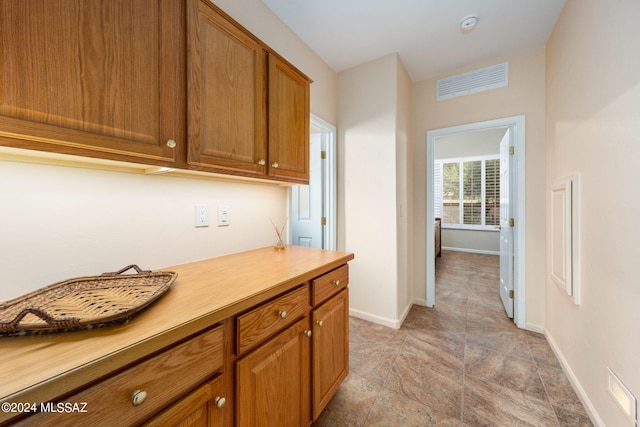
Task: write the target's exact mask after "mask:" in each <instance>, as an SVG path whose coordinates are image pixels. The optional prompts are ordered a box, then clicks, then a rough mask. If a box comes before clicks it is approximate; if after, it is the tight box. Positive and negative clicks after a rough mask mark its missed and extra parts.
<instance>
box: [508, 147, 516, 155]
mask: <svg viewBox="0 0 640 427" xmlns="http://www.w3.org/2000/svg"><path fill="white" fill-rule="evenodd" d="M515 153H516V147H514V146H513V145H512V146H511V147H509V154H511V155H512V156H513V155H514V154H515Z"/></svg>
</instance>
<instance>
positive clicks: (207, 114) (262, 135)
mask: <svg viewBox="0 0 640 427" xmlns="http://www.w3.org/2000/svg"><path fill="white" fill-rule="evenodd" d="M209 4H210V2H208V1H207V2H204V1H201V0H190V1H189V2H188V45H189V49H188V59H187V61H188V65H187V66H188V84H187V86H188V99H189V101H188V118H189V119H188V120H189V121H188V139H189V149H188V157H187V159H188V164H189V167H191V168H194V169H201V170H211V171H216V172H223V173H224V172H227V173H237V174H241V175H249V176H258V177H259V176H264V175H266V173H267V105H266V103H267V92H266V84H267V82H266V79H267V75H266V64H267V53H266V52H265V50H264V49H263V47H262V45H261V44H260V43H259V42H258V41H257V40H255V39H254V38H253V37H251V36H250V35H249V34H247V32H245V31H243V30H242V29H240V28H238V27H237V26H236V25H234V24H233V23H232V22H231V21H230V20H229V19H228V18H226V17H225V16H223V15H222V14H221V13H219V12H218V11H216V10H215V9H213V8H212V7H210V6H209Z"/></svg>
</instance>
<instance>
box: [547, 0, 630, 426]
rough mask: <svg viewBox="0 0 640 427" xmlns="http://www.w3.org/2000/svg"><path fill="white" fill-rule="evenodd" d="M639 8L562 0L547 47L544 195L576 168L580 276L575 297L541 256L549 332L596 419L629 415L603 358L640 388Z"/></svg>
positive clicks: (619, 420) (606, 421) (623, 0)
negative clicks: (613, 391) (613, 392)
mask: <svg viewBox="0 0 640 427" xmlns="http://www.w3.org/2000/svg"><path fill="white" fill-rule="evenodd" d="M639 15H640V2H638V1H637V0H619V1H616V2H603V1H599V0H567V2H566V5H565V7H564V10H563V12H562V14H561V16H560V19H559V20H558V23H557V25H556V27H555V29H554V31H553V34H552V36H551V38H550V40H549V43H548V45H547V56H546V58H547V79H546V90H547V102H546V106H547V167H546V170H547V197H548V195H549V193H550V189H551V186H552V185H553V184H554V183H556V182H558V181H559V180H561V179H563V178H564V177H566V176H569V175H573V174H579V176H580V187H579V202H578V208H579V215H580V218H579V241H580V242H579V245H578V250H579V257H580V259H579V265H580V267H579V270H578V272H579V274H580V286H581V303H580V305H575V304H574V303H573V302H572V300H571V299H570V298H569V297H567V296H566V294H565V295H563V293H562V292H561V290H560V289H559V287H558V286H556V285H555V284H554V282H553V281H552V280H551V278H550V271H549V260H547V269H546V274H545V282H546V306H547V310H546V322H545V326H546V335H547V337H548V338H549V340H550V341H551V342H552V344H553V345H554V346H555V349H556V350H557V352H558V353H559V355H560V358H561V360H562V361H563V362H564V364H565V368H567V369H568V371H569V372H570V376H571V378H573V380H574V382H575V383H576V384H577V385H578V388H579V390H581V392H582V393H583V397H586V400H587V406H588V408H590V409H591V411H592V413H594V414H595V415H596V417H595V418H596V421H597V422H598V423H599V424H600V425H603V426H604V425H606V426H630V425H631V423H630V422H629V421H627V420H626V419H625V418H624V416H623V415H622V411H621V410H620V409H619V408H618V406H617V404H616V403H615V402H614V400H613V399H612V398H611V396H610V395H609V393H608V392H607V367H610V368H611V369H613V370H614V371H615V372H616V373H617V374H618V375H619V376H620V378H621V379H622V381H623V382H625V384H626V385H627V387H628V388H629V389H630V390H631V392H633V393H634V394H635V396H636V397H637V398H640V309H639V307H640V280H639V279H638V268H637V265H638V242H640V226H639V225H638V218H639V217H640V197H638V196H639V195H640V191H639V189H640V185H639V183H640V168H638V159H640V144H639V140H640V113H639V112H640V56H639V55H637V51H638V40H640V28H639V27H638V25H637V16H639ZM547 205H549V201H547ZM549 215H550V212H549V208H548V207H547V217H549ZM547 233H551V228H550V224H549V222H548V221H547ZM549 235H550V234H549ZM549 253H550V245H549V244H548V243H547V257H549Z"/></svg>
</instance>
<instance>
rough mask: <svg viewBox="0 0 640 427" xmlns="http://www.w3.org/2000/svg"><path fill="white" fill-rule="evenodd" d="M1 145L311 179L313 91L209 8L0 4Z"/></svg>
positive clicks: (195, 2)
mask: <svg viewBox="0 0 640 427" xmlns="http://www.w3.org/2000/svg"><path fill="white" fill-rule="evenodd" d="M0 43H1V47H0V118H1V119H2V120H1V121H0V145H4V146H11V147H17V148H26V149H31V150H39V151H49V152H54V153H61V154H71V155H79V156H89V157H95V158H101V159H107V160H121V161H127V162H133V163H138V164H141V165H157V166H167V167H171V168H175V169H178V170H179V169H190V170H197V171H202V172H212V173H217V174H219V173H222V174H230V175H239V176H244V177H252V178H258V179H267V180H270V181H274V180H275V181H287V182H292V183H308V181H309V152H308V151H309V120H310V109H309V103H310V100H309V85H310V83H311V80H310V79H309V78H308V77H307V76H305V75H304V74H303V73H302V72H300V71H299V70H297V69H296V68H295V67H293V66H292V65H291V64H290V63H289V62H287V61H286V60H285V59H284V58H282V57H281V56H280V55H278V53H277V52H275V51H274V50H272V49H271V48H270V47H269V46H267V45H266V44H265V43H263V42H262V41H261V40H260V39H258V38H257V37H255V36H254V35H253V34H251V33H250V32H249V31H247V30H246V29H245V28H244V27H242V26H241V25H240V24H239V23H237V22H236V21H234V20H233V19H232V18H230V17H229V16H228V15H226V14H225V13H224V12H223V11H222V10H221V9H219V8H218V7H216V6H215V5H213V4H212V3H211V2H210V1H208V0H136V1H130V0H91V1H86V0H67V1H64V2H62V3H59V2H52V1H48V0H31V1H22V0H0Z"/></svg>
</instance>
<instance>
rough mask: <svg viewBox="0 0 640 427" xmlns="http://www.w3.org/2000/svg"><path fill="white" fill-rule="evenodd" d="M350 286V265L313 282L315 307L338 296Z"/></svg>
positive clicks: (313, 302)
mask: <svg viewBox="0 0 640 427" xmlns="http://www.w3.org/2000/svg"><path fill="white" fill-rule="evenodd" d="M348 284H349V265H348V264H345V265H343V266H342V267H338V268H336V269H335V270H332V271H330V272H328V273H327V274H324V275H322V276H320V277H318V278H315V279H313V280H312V281H311V289H312V292H313V300H312V304H313V305H314V306H316V305H318V304H320V303H321V302H322V301H324V300H326V299H328V298H329V297H331V296H332V295H335V294H337V293H338V292H340V291H341V290H343V289H344V288H346V287H347V285H348Z"/></svg>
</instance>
